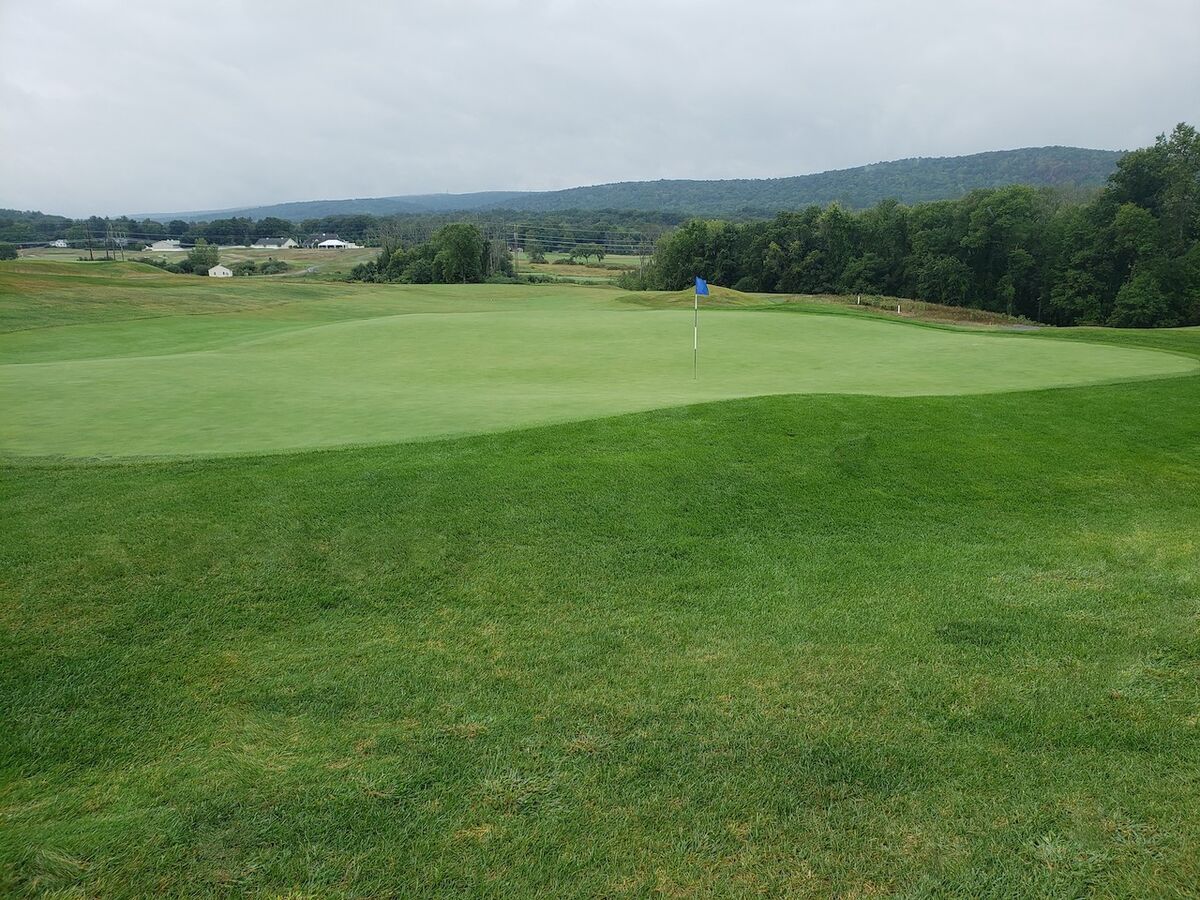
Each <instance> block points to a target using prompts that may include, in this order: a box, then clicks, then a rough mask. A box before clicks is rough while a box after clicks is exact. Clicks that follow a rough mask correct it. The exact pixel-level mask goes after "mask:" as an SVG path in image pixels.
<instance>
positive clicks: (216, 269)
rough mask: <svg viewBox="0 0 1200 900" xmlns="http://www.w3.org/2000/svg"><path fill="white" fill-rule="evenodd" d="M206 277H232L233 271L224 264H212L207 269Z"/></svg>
mask: <svg viewBox="0 0 1200 900" xmlns="http://www.w3.org/2000/svg"><path fill="white" fill-rule="evenodd" d="M208 277H209V278H232V277H233V272H231V271H229V269H227V268H225V267H224V266H213V267H212V268H211V269H209V270H208Z"/></svg>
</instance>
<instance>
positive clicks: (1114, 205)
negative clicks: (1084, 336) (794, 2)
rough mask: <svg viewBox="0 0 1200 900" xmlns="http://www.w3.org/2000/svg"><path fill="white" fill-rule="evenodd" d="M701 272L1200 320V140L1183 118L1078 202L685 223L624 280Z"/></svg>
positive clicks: (1035, 312) (1020, 311) (1016, 308)
mask: <svg viewBox="0 0 1200 900" xmlns="http://www.w3.org/2000/svg"><path fill="white" fill-rule="evenodd" d="M697 275H699V276H701V277H703V278H706V279H708V280H709V281H711V282H713V283H715V284H721V285H725V286H728V287H733V288H736V289H738V290H743V291H766V292H780V293H871V294H886V295H889V296H895V297H908V298H913V299H919V300H927V301H931V302H936V303H945V304H949V305H953V306H972V307H978V308H982V309H987V310H992V311H996V312H1005V313H1009V314H1011V315H1015V316H1024V317H1026V318H1029V319H1034V320H1037V321H1041V322H1048V323H1055V324H1062V325H1075V324H1105V325H1114V326H1133V327H1149V326H1175V325H1189V324H1200V136H1198V135H1197V132H1196V129H1195V128H1192V127H1191V126H1188V125H1186V124H1180V125H1178V126H1177V127H1176V128H1175V129H1174V131H1173V132H1172V133H1171V134H1170V135H1160V136H1159V138H1158V139H1157V141H1156V142H1155V143H1154V145H1153V146H1151V147H1147V148H1144V149H1141V150H1136V151H1134V152H1132V153H1129V154H1127V155H1125V156H1124V157H1122V158H1121V160H1120V161H1119V162H1118V164H1117V168H1116V171H1115V172H1113V174H1112V175H1111V176H1110V177H1109V179H1108V181H1107V183H1106V185H1105V187H1104V188H1103V189H1102V190H1101V191H1100V193H1099V194H1098V195H1097V196H1096V197H1095V198H1094V199H1092V200H1090V201H1089V202H1087V203H1082V204H1079V203H1075V204H1072V203H1069V202H1066V201H1065V200H1064V199H1063V197H1062V196H1061V195H1059V194H1057V193H1055V192H1053V191H1049V190H1045V189H1035V188H1031V187H1028V186H1012V187H1003V188H996V189H989V190H978V191H973V192H971V193H970V194H968V195H967V196H966V197H964V198H962V199H961V200H945V201H938V202H933V203H922V204H917V205H914V206H911V207H906V206H902V205H901V204H899V203H898V202H896V201H886V202H883V203H880V204H878V205H876V206H875V207H873V208H872V209H869V210H866V211H864V212H860V213H850V212H847V211H846V210H844V209H842V208H841V207H840V206H837V205H833V206H828V207H824V208H821V207H816V206H813V207H809V208H807V209H804V210H801V211H799V212H788V213H780V214H779V215H777V216H776V217H775V218H774V219H771V220H769V221H758V222H743V223H737V222H727V221H698V220H697V221H691V222H689V223H687V224H685V225H683V226H681V227H680V228H678V229H676V230H675V231H673V232H671V233H670V234H668V235H667V236H665V237H664V238H662V239H661V240H660V241H659V243H658V246H657V247H656V250H655V254H654V257H653V260H652V262H651V264H650V265H649V266H648V267H646V268H645V269H644V270H643V271H642V273H640V274H639V273H631V274H630V275H628V276H625V278H626V281H625V284H626V286H628V287H636V288H648V289H663V290H678V289H681V288H684V287H686V286H687V285H688V284H690V283H691V280H692V278H693V277H694V276H697Z"/></svg>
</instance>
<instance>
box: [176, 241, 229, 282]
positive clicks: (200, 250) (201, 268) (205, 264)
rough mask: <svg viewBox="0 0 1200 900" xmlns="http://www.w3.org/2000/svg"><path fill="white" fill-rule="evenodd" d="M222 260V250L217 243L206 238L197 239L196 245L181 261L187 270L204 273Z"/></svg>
mask: <svg viewBox="0 0 1200 900" xmlns="http://www.w3.org/2000/svg"><path fill="white" fill-rule="evenodd" d="M220 261H221V251H220V249H219V248H218V247H217V246H216V245H215V244H210V243H209V242H208V241H206V240H205V239H204V238H200V239H199V240H197V241H196V246H194V247H193V248H192V249H191V250H189V251H188V255H187V257H186V258H185V259H184V260H183V261H182V262H181V263H180V268H181V269H183V271H185V272H195V273H196V274H197V275H204V274H206V273H207V272H208V270H209V269H211V268H212V267H213V266H215V265H217V264H218V263H219V262H220Z"/></svg>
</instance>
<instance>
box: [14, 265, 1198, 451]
mask: <svg viewBox="0 0 1200 900" xmlns="http://www.w3.org/2000/svg"><path fill="white" fill-rule="evenodd" d="M279 289H281V290H283V289H286V285H282V284H281V285H279ZM387 290H388V292H389V293H388V294H387V295H386V296H389V297H395V298H399V299H398V301H397V302H398V305H397V306H396V312H397V314H392V315H383V316H380V315H378V311H379V309H380V297H381V296H384V295H382V294H380V293H379V292H375V293H369V294H368V293H364V294H362V295H361V297H362V299H361V302H362V303H363V307H362V311H361V312H360V315H363V316H369V317H365V318H354V317H353V316H354V310H353V304H354V303H355V302H358V301H356V300H355V296H356V295H355V294H354V293H350V294H349V295H348V298H347V299H345V300H341V301H338V302H339V305H338V306H337V307H336V309H337V316H340V317H342V319H343V320H342V321H332V322H331V321H329V319H330V317H331V314H330V310H331V309H333V308H334V307H333V306H332V305H331V304H325V305H321V304H316V303H314V304H312V305H311V307H310V308H311V310H312V316H311V318H306V315H305V312H304V309H303V307H304V305H303V304H296V305H289V306H284V307H281V308H280V310H272V309H266V310H255V311H253V312H231V313H226V314H222V315H216V316H168V317H159V318H154V319H145V320H135V321H125V322H115V323H114V322H105V323H100V324H94V325H92V324H86V325H71V326H61V327H54V328H42V329H37V330H36V331H33V332H22V333H13V334H7V335H3V336H0V359H3V360H4V361H5V363H6V364H4V365H2V366H0V401H2V403H3V407H4V424H3V426H2V428H0V452H4V453H6V454H10V455H66V456H134V455H176V454H215V453H241V452H256V451H270V450H281V449H293V448H307V447H330V446H338V445H347V444H362V443H380V442H391V441H411V440H418V439H428V438H433V437H438V436H446V435H460V434H466V433H475V432H485V431H492V430H500V429H508V428H514V427H520V426H528V425H536V424H540V423H549V422H558V421H566V420H578V419H584V418H591V417H596V416H605V415H612V414H617V413H625V412H632V411H637V410H645V409H652V408H656V407H664V406H674V405H682V404H689V403H697V402H702V401H709V400H721V399H727V398H736V397H746V396H752V395H760V394H775V393H854V394H887V395H916V394H966V393H981V392H995V391H1015V390H1027V389H1032V388H1047V387H1059V386H1067V385H1080V384H1088V383H1095V382H1102V381H1112V380H1120V379H1129V378H1138V377H1151V376H1167V375H1176V374H1181V373H1185V372H1188V371H1193V370H1194V369H1195V368H1196V364H1195V362H1194V361H1191V360H1188V359H1186V358H1183V357H1180V356H1175V355H1171V354H1166V353H1157V352H1151V351H1143V350H1134V349H1126V348H1119V347H1111V346H1103V345H1099V344H1087V343H1077V342H1065V341H1051V340H1044V339H1035V338H1030V337H1028V336H1024V335H1019V334H995V333H971V332H961V331H950V330H941V329H934V328H921V327H913V326H911V325H906V324H901V323H891V322H887V321H882V320H872V319H865V318H857V317H850V316H837V315H809V314H799V313H791V312H764V311H735V310H720V311H711V312H708V313H702V320H701V355H700V374H699V378H698V379H697V380H693V378H692V346H691V342H692V332H691V311H690V310H686V311H685V310H674V309H673V310H653V309H642V308H636V307H631V306H628V305H625V304H620V303H616V302H614V300H613V294H612V293H610V292H605V291H596V290H587V289H578V290H576V291H573V292H572V291H565V292H564V291H561V290H560V291H558V292H557V293H555V294H554V295H553V298H552V299H547V297H548V295H547V294H542V295H538V293H537V290H536V289H533V290H528V289H519V290H501V291H496V290H495V289H492V288H487V287H483V286H480V287H476V288H473V289H468V290H474V292H475V293H474V294H473V295H470V298H469V300H466V301H464V299H463V298H464V297H465V296H467V295H466V294H465V293H464V290H463V289H461V288H456V289H447V293H446V295H445V304H446V305H445V311H444V312H443V311H437V312H430V311H429V310H430V309H437V308H438V307H437V306H436V305H433V304H431V303H430V296H431V292H430V289H428V288H425V289H420V290H416V289H413V290H412V293H411V298H416V299H413V300H412V301H411V303H410V305H409V306H407V307H406V306H405V305H404V302H405V301H404V297H405V296H406V294H405V289H404V288H400V287H396V288H388V289H387ZM451 290H453V291H455V292H456V293H450V291H451ZM522 291H524V293H522ZM433 295H434V296H436V291H434V292H433ZM491 297H495V298H496V299H495V300H494V302H490V303H489V302H481V300H483V299H486V298H491ZM417 300H419V303H418V302H417ZM347 304H349V305H347ZM298 307H299V308H298ZM56 347H61V348H62V349H61V353H58V354H57V358H56V352H55V348H56ZM17 359H35V360H38V361H36V362H14V361H13V360H17Z"/></svg>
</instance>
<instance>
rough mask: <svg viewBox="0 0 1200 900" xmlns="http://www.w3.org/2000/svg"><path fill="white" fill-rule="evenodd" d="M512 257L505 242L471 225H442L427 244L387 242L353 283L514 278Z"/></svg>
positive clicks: (353, 275) (352, 277) (355, 273)
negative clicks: (489, 238)
mask: <svg viewBox="0 0 1200 900" xmlns="http://www.w3.org/2000/svg"><path fill="white" fill-rule="evenodd" d="M512 275H513V264H512V254H511V253H510V252H509V249H508V245H507V244H506V243H505V242H504V241H502V240H495V239H492V240H488V239H487V238H485V237H484V235H483V232H481V231H480V230H479V228H478V227H477V226H475V225H473V224H471V223H469V222H454V223H451V224H449V225H443V226H442V227H441V228H439V229H438V230H437V231H435V232H434V233H433V235H432V237H431V238H430V239H429V240H427V241H421V242H418V243H406V242H404V241H402V240H399V239H393V238H388V239H385V240H384V242H383V246H382V247H381V248H380V251H379V255H378V256H377V257H376V258H375V259H373V260H370V261H368V262H364V263H359V264H358V265H357V266H355V267H354V268H353V269H351V270H350V280H351V281H372V282H397V283H401V284H466V283H467V282H474V281H483V280H484V279H485V278H489V277H500V278H511V277H512Z"/></svg>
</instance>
